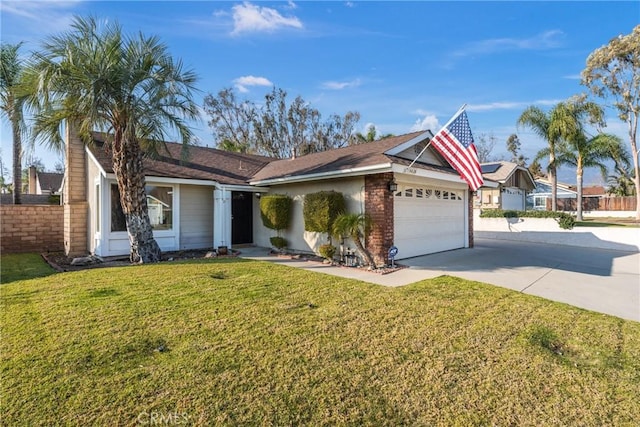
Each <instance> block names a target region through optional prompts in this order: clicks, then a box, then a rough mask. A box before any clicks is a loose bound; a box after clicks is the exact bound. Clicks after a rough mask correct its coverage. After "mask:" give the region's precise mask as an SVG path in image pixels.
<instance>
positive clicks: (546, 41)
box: [451, 30, 564, 58]
mask: <svg viewBox="0 0 640 427" xmlns="http://www.w3.org/2000/svg"><path fill="white" fill-rule="evenodd" d="M563 36H564V33H563V32H562V31H560V30H549V31H545V32H543V33H540V34H536V35H535V36H532V37H529V38H508V37H505V38H498V39H487V40H480V41H477V42H473V43H470V44H468V45H467V46H466V47H463V48H461V49H459V50H457V51H455V52H453V53H452V54H451V56H452V57H456V58H460V57H465V56H474V55H490V54H493V53H500V52H506V51H513V50H547V49H554V48H557V47H559V46H560V45H561V44H562V41H561V39H562V37H563Z"/></svg>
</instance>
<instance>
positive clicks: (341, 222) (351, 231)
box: [333, 213, 376, 270]
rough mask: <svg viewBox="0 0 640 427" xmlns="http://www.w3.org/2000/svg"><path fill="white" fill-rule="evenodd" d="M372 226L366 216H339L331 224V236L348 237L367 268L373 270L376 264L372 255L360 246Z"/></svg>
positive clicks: (368, 217)
mask: <svg viewBox="0 0 640 427" xmlns="http://www.w3.org/2000/svg"><path fill="white" fill-rule="evenodd" d="M372 225H373V224H372V221H371V217H370V216H369V215H367V214H356V213H352V214H347V213H344V214H342V215H339V216H338V218H336V220H335V222H334V223H333V234H334V235H335V236H348V237H350V238H351V240H353V243H354V244H355V245H356V248H357V249H358V252H360V254H361V255H362V258H363V259H364V260H366V263H367V265H368V266H369V268H371V269H374V270H375V268H376V263H375V260H374V259H373V255H371V252H369V251H368V250H367V248H365V247H364V245H363V244H362V240H363V239H366V238H367V235H368V234H369V231H370V230H371V226H372Z"/></svg>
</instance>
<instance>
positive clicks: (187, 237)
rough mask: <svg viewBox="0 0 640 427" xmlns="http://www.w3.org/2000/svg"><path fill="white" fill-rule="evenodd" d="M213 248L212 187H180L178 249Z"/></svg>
mask: <svg viewBox="0 0 640 427" xmlns="http://www.w3.org/2000/svg"><path fill="white" fill-rule="evenodd" d="M211 247H213V187H202V186H195V185H181V186H180V249H202V248H211Z"/></svg>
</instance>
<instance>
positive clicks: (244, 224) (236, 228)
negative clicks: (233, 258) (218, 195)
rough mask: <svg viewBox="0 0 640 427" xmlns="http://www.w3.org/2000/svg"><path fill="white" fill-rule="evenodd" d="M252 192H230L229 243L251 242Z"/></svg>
mask: <svg viewBox="0 0 640 427" xmlns="http://www.w3.org/2000/svg"><path fill="white" fill-rule="evenodd" d="M252 196H253V193H248V192H246V191H234V192H233V193H231V244H232V245H241V244H243V243H253V199H252Z"/></svg>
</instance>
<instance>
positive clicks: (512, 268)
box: [240, 239, 640, 321]
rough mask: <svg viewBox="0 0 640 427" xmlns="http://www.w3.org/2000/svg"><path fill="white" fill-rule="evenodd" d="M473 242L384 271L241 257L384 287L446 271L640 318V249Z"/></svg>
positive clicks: (264, 255) (259, 251)
mask: <svg viewBox="0 0 640 427" xmlns="http://www.w3.org/2000/svg"><path fill="white" fill-rule="evenodd" d="M475 244H476V246H475V248H473V249H458V250H455V251H449V252H441V253H438V254H432V255H425V256H421V257H415V258H410V259H406V260H402V261H400V262H399V263H400V264H403V265H406V266H408V267H409V268H405V269H403V270H399V271H396V272H394V273H391V274H385V275H380V274H375V273H370V272H366V271H360V270H357V269H351V268H343V267H332V266H329V265H325V264H322V263H318V262H309V261H299V260H290V259H287V258H278V257H275V256H272V255H269V254H268V249H265V248H243V249H241V255H240V256H241V257H243V258H249V259H257V260H263V261H270V262H276V263H278V264H283V265H287V266H290V267H297V268H304V269H305V270H310V271H317V272H320V273H325V274H331V275H335V276H340V277H345V278H351V279H357V280H362V281H365V282H369V283H376V284H379V285H384V286H404V285H407V284H410V283H414V282H418V281H420V280H424V279H430V278H433V277H437V276H441V275H443V274H447V275H451V276H457V277H462V278H464V279H469V280H476V281H479V282H484V283H490V284H493V285H497V286H502V287H505V288H509V289H513V290H515V291H519V292H523V293H526V294H530V295H537V296H540V297H543V298H547V299H550V300H553V301H559V302H564V303H567V304H571V305H573V306H576V307H581V308H585V309H588V310H593V311H597V312H600V313H606V314H611V315H613V316H618V317H621V318H623V319H629V320H635V321H640V253H637V252H636V253H633V252H623V251H614V250H606V249H594V248H584V247H569V246H560V245H555V246H551V245H545V244H537V243H524V242H514V241H504V240H491V239H476V242H475Z"/></svg>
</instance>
